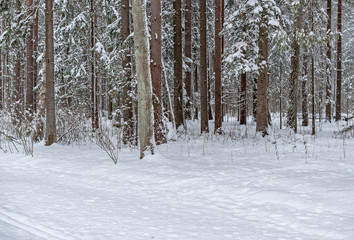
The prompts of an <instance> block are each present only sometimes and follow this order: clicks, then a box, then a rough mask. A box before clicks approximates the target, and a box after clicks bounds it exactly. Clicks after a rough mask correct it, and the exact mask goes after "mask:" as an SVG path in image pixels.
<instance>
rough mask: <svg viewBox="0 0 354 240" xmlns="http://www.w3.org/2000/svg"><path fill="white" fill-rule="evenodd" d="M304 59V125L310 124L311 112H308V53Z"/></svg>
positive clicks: (302, 89)
mask: <svg viewBox="0 0 354 240" xmlns="http://www.w3.org/2000/svg"><path fill="white" fill-rule="evenodd" d="M304 54H305V55H304V59H303V64H304V76H303V78H302V82H301V85H302V86H301V94H302V104H301V107H302V111H301V112H302V126H308V125H309V112H308V107H307V95H308V94H307V74H308V69H307V53H304Z"/></svg>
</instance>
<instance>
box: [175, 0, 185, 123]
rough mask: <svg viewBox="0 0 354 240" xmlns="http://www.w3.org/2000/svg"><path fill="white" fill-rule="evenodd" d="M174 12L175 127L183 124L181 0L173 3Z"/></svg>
mask: <svg viewBox="0 0 354 240" xmlns="http://www.w3.org/2000/svg"><path fill="white" fill-rule="evenodd" d="M173 7H174V10H175V14H174V17H173V26H174V33H175V34H174V37H173V41H174V107H175V118H176V127H177V129H178V128H179V126H181V125H183V79H182V71H183V68H182V64H183V62H182V11H181V7H182V5H181V0H175V1H174V3H173Z"/></svg>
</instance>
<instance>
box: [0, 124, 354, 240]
mask: <svg viewBox="0 0 354 240" xmlns="http://www.w3.org/2000/svg"><path fill="white" fill-rule="evenodd" d="M210 124H212V123H211V122H210ZM344 127H345V123H344V122H342V123H339V124H336V123H333V124H324V126H322V131H319V132H318V134H317V135H316V137H313V136H311V135H309V134H308V133H309V130H310V128H301V129H299V134H293V133H292V132H291V131H289V130H287V129H283V130H279V127H278V126H276V124H275V123H273V127H272V128H271V129H270V131H269V135H268V136H266V137H265V138H263V137H262V136H260V135H258V134H256V133H255V131H254V128H255V126H254V125H253V124H250V125H249V126H247V127H244V126H239V125H238V124H235V123H233V122H230V123H225V129H224V134H223V135H213V134H205V135H200V133H199V124H198V122H189V123H188V130H187V131H189V132H188V134H182V135H181V136H180V137H179V138H178V139H177V140H176V141H171V142H169V143H168V144H164V145H161V146H158V153H157V154H156V155H154V156H148V157H147V158H145V159H143V160H138V159H139V152H138V151H137V150H135V149H134V148H127V147H124V146H123V147H122V148H121V150H120V151H119V162H118V164H117V165H113V163H112V161H111V159H110V158H109V156H108V155H107V154H106V153H105V152H104V151H102V150H101V149H100V148H99V147H98V146H97V145H95V144H92V143H91V144H86V145H65V146H62V145H59V144H55V145H54V146H51V147H44V146H43V145H42V144H41V143H40V144H35V146H34V157H30V156H24V155H23V154H20V153H15V154H9V153H6V154H5V153H3V152H1V153H0V186H1V187H0V239H1V240H23V239H31V240H37V239H38V240H42V239H46V240H52V239H53V240H57V239H61V240H97V239H105V240H116V239H128V240H130V239H131V240H139V239H161V240H165V239H178V240H179V239H187V240H189V239H190V240H194V239H203V240H205V239H206V240H209V239H210V240H213V239H242V240H244V239H246V240H247V239H250V240H259V239H260V240H263V239H265V240H268V239H289V240H290V239H291V240H293V239H304V240H317V239H328V240H335V239H344V240H351V239H354V227H353V222H354V206H353V200H354V188H353V182H354V139H353V138H351V137H349V136H346V137H342V136H340V135H338V134H336V132H338V131H339V130H340V129H342V128H344ZM112 134H113V133H112Z"/></svg>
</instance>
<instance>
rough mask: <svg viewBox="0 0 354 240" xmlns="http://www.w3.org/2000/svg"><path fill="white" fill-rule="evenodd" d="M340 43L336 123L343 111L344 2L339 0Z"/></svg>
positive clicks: (338, 48) (338, 47)
mask: <svg viewBox="0 0 354 240" xmlns="http://www.w3.org/2000/svg"><path fill="white" fill-rule="evenodd" d="M337 20H338V23H337V28H338V33H339V36H338V42H337V91H336V95H337V98H336V121H339V120H340V119H341V111H342V0H338V18H337Z"/></svg>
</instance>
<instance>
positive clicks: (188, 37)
mask: <svg viewBox="0 0 354 240" xmlns="http://www.w3.org/2000/svg"><path fill="white" fill-rule="evenodd" d="M184 25H185V29H186V31H185V41H184V42H185V47H184V52H185V56H186V58H187V66H188V69H187V71H186V76H185V80H184V84H185V87H186V94H187V95H186V98H187V101H186V107H185V118H186V119H188V120H190V119H191V118H192V72H193V70H192V0H186V16H185V24H184Z"/></svg>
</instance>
